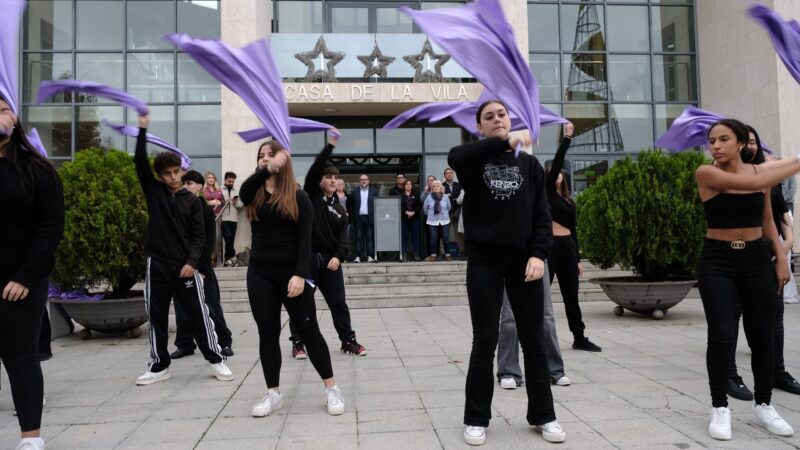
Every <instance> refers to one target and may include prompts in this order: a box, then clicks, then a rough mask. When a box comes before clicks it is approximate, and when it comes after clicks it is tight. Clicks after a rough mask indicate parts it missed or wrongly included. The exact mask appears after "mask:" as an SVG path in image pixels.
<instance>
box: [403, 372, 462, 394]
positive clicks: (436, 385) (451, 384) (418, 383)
mask: <svg viewBox="0 0 800 450" xmlns="http://www.w3.org/2000/svg"><path fill="white" fill-rule="evenodd" d="M465 383H466V377H465V376H464V375H459V376H451V375H447V376H439V377H414V379H413V380H412V381H411V384H413V385H414V389H416V390H420V391H422V390H428V391H432V390H448V391H462V392H463V391H464V386H465Z"/></svg>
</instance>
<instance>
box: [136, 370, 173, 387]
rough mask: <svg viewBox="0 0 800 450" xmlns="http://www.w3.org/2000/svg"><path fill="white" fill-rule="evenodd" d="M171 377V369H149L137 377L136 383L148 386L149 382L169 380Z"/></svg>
mask: <svg viewBox="0 0 800 450" xmlns="http://www.w3.org/2000/svg"><path fill="white" fill-rule="evenodd" d="M169 378H170V377H169V369H164V370H162V371H161V372H150V371H149V370H148V371H147V372H145V373H144V374H143V375H142V376H140V377H139V378H137V379H136V385H137V386H147V385H148V384H153V383H158V382H159V381H166V380H169Z"/></svg>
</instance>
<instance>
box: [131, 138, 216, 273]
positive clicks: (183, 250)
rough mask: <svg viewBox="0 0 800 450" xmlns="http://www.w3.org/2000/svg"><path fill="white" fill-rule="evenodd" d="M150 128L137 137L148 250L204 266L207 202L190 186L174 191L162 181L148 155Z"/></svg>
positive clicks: (172, 260) (155, 255) (164, 257)
mask: <svg viewBox="0 0 800 450" xmlns="http://www.w3.org/2000/svg"><path fill="white" fill-rule="evenodd" d="M146 133H147V130H146V129H144V128H140V129H139V137H138V138H137V139H136V154H135V155H134V157H133V160H134V162H135V163H136V175H137V176H138V177H139V183H140V184H141V185H142V191H144V196H145V200H147V212H148V214H149V215H150V220H149V222H148V224H147V236H146V237H145V240H144V251H145V254H146V255H147V256H149V257H153V258H156V259H159V260H162V261H166V262H169V263H173V264H176V265H181V266H182V265H184V264H188V265H190V266H192V267H193V268H195V269H199V268H200V258H201V256H202V254H203V246H204V245H205V237H206V234H205V224H204V223H203V203H202V202H201V201H200V198H199V197H197V196H196V195H194V194H192V193H191V192H189V191H187V190H186V189H181V190H179V191H178V192H176V193H174V194H173V193H171V192H170V191H169V189H167V186H165V185H164V183H162V182H160V181H158V180H157V179H156V177H155V175H154V174H153V170H152V169H151V168H150V161H149V160H148V159H147V141H146V140H145V134H146Z"/></svg>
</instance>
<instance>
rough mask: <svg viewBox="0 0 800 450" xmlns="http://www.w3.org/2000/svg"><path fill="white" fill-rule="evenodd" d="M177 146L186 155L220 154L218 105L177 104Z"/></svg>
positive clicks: (220, 133)
mask: <svg viewBox="0 0 800 450" xmlns="http://www.w3.org/2000/svg"><path fill="white" fill-rule="evenodd" d="M178 123H179V124H180V127H178V148H180V149H181V150H183V152H184V153H186V154H187V155H200V156H218V155H220V154H221V147H222V130H221V128H222V127H221V126H220V107H219V105H186V106H178Z"/></svg>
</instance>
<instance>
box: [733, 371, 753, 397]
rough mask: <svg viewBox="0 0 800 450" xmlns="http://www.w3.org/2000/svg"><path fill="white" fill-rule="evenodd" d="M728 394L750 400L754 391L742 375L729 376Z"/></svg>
mask: <svg viewBox="0 0 800 450" xmlns="http://www.w3.org/2000/svg"><path fill="white" fill-rule="evenodd" d="M728 395H730V396H731V397H733V398H735V399H737V400H744V401H750V400H752V399H753V393H752V392H750V389H748V388H747V386H746V385H745V384H744V381H742V377H740V376H735V377H730V378H728Z"/></svg>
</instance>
